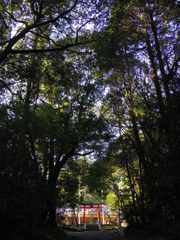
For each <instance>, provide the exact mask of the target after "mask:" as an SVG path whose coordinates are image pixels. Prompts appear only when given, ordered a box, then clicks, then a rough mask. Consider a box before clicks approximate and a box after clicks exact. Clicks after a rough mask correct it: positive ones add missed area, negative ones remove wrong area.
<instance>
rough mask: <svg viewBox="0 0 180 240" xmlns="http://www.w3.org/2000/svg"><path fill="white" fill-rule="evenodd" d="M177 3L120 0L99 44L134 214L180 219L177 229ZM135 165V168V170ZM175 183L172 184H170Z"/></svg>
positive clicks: (105, 109) (105, 108) (106, 106)
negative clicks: (105, 34) (105, 35)
mask: <svg viewBox="0 0 180 240" xmlns="http://www.w3.org/2000/svg"><path fill="white" fill-rule="evenodd" d="M178 8H179V4H178V3H177V2H175V1H172V2H171V3H170V2H167V1H154V2H149V1H121V2H118V1H116V2H115V4H114V5H113V8H112V17H111V19H110V23H109V25H108V27H107V28H106V33H107V34H108V38H107V40H106V41H102V42H101V48H99V46H98V45H97V46H96V52H97V55H96V56H97V59H98V64H99V67H100V71H104V75H105V77H104V79H105V80H104V82H105V84H106V86H107V89H108V91H107V92H108V93H107V95H106V98H105V99H104V101H103V105H102V113H104V114H105V115H106V116H107V119H108V121H109V122H111V124H112V126H113V128H114V129H116V130H117V133H118V134H119V136H120V137H119V139H118V140H117V143H116V144H117V145H118V144H119V148H118V147H117V145H115V146H116V147H117V150H116V154H117V156H119V159H120V160H119V164H123V165H124V167H125V169H126V172H127V176H128V179H129V186H130V189H131V193H132V199H133V201H134V207H133V208H134V209H137V206H138V209H139V210H138V209H137V210H138V212H137V211H136V213H135V211H134V213H133V214H134V221H135V222H138V221H139V220H140V222H142V223H147V222H151V221H154V222H156V223H157V224H160V223H162V222H163V224H164V226H165V227H164V228H163V230H164V231H166V230H165V229H167V226H168V231H172V229H173V228H174V227H173V224H175V225H176V227H177V228H176V229H177V231H176V232H174V234H177V235H178V234H179V233H178V231H179V230H178V229H180V228H179V218H178V217H177V215H176V213H175V209H176V211H177V212H178V211H179V208H178V207H175V208H174V207H173V205H174V206H175V205H177V203H178V202H179V200H178V199H179V197H178V195H177V185H179V180H178V179H179V178H178V177H177V174H176V173H175V172H176V171H175V169H176V170H177V169H179V160H178V155H179V154H178V152H179V149H180V148H179V140H177V139H179V137H178V136H177V135H176V133H177V131H178V130H177V128H176V127H175V125H177V122H176V121H177V119H179V111H178V107H177V105H176V103H177V102H176V100H178V98H176V100H175V101H174V96H177V95H179V93H178V92H179V90H178V88H177V84H178V83H177V77H178V76H179V61H180V59H179V54H178V51H177V47H176V46H177V45H178V41H177V39H176V38H175V37H174V34H175V35H176V34H179V33H178V32H179V30H178V29H179V21H178V17H177V11H178ZM172 23H173V24H174V25H172ZM102 46H103V47H102ZM170 46H172V47H170ZM167 59H170V61H168V60H167ZM175 102H176V103H175ZM175 106H176V107H175ZM173 109H176V114H175V112H174V111H173ZM174 124H175V125H174ZM173 125H174V126H173ZM178 134H179V133H178ZM177 141H178V143H177ZM127 146H129V147H130V148H127ZM173 146H176V147H175V148H174V147H173ZM126 148H127V150H126ZM114 151H115V150H114ZM170 159H171V160H170ZM134 165H136V171H132V170H130V169H132V168H133V167H134ZM170 169H171V170H170ZM177 171H179V170H177ZM134 174H135V175H134ZM172 175H173V176H174V177H173V180H172ZM152 179H153V181H152ZM170 182H171V183H172V182H173V184H172V185H173V186H174V187H172V185H171V187H168V186H170V185H169V183H170ZM134 183H136V189H138V192H137V193H136V195H135V192H134V186H135V184H134ZM165 186H166V187H165ZM175 186H176V187H175ZM154 193H156V194H154ZM135 196H136V198H135ZM172 202H173V203H174V204H173V205H172ZM175 202H176V204H175ZM156 208H158V209H159V214H156V211H155V209H156ZM152 209H153V211H152ZM159 216H161V217H159ZM175 216H176V217H175ZM174 217H175V218H176V220H175V222H176V223H175V222H174V221H173V219H174ZM169 219H171V220H172V222H174V223H173V224H170V223H169ZM172 222H171V223H172ZM161 230H162V228H161Z"/></svg>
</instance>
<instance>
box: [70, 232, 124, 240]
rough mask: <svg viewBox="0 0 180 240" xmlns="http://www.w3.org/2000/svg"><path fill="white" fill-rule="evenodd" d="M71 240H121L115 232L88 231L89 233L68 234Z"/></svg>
mask: <svg viewBox="0 0 180 240" xmlns="http://www.w3.org/2000/svg"><path fill="white" fill-rule="evenodd" d="M67 235H68V236H69V237H70V239H74V240H120V239H122V238H120V237H118V236H116V234H115V233H114V232H109V231H102V232H101V231H87V232H67Z"/></svg>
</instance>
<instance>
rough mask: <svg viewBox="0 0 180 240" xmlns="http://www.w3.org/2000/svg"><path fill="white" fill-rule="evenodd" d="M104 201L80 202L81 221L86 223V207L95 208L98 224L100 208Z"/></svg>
mask: <svg viewBox="0 0 180 240" xmlns="http://www.w3.org/2000/svg"><path fill="white" fill-rule="evenodd" d="M103 206H104V203H80V208H83V210H84V211H83V222H84V223H86V209H90V208H96V209H97V210H98V223H99V224H100V209H103Z"/></svg>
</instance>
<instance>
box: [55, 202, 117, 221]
mask: <svg viewBox="0 0 180 240" xmlns="http://www.w3.org/2000/svg"><path fill="white" fill-rule="evenodd" d="M79 207H80V209H79ZM79 207H78V208H76V209H75V210H74V209H71V208H66V207H65V208H60V209H57V211H56V216H57V222H59V223H61V224H66V225H76V224H77V223H78V224H83V223H86V224H98V223H100V224H110V223H112V222H113V223H118V219H119V218H118V214H117V213H112V212H110V211H109V209H108V207H107V205H106V204H104V203H81V204H80V206H79Z"/></svg>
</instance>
